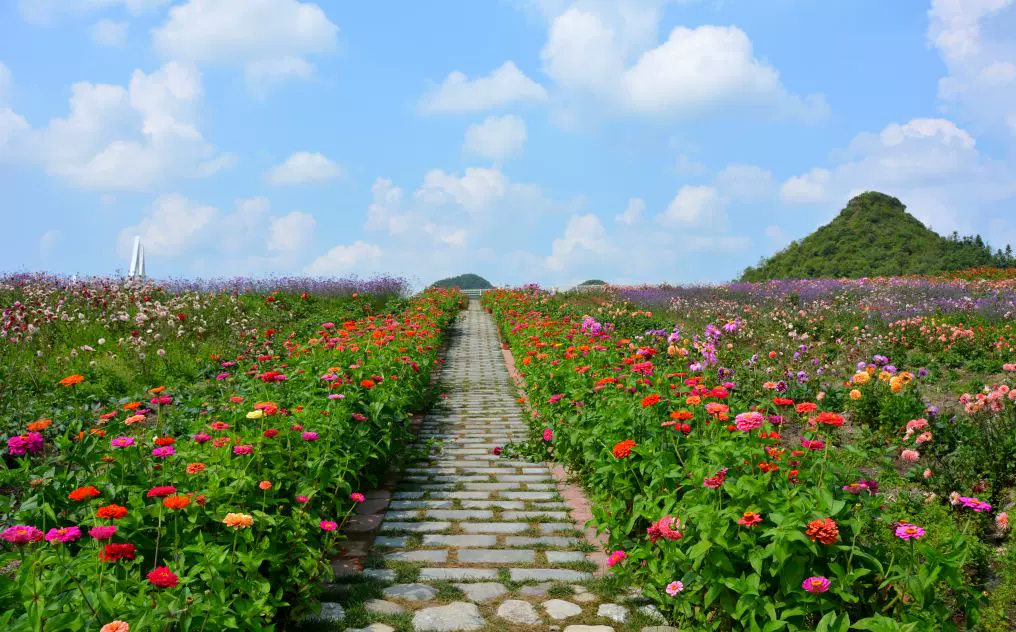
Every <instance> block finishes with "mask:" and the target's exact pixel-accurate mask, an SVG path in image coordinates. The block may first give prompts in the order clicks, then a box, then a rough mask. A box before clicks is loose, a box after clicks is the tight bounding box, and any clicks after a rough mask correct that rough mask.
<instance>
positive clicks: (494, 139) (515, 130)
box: [462, 114, 526, 161]
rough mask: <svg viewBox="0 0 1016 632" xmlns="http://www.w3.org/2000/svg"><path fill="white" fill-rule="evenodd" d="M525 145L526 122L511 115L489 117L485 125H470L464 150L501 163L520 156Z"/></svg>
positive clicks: (484, 122) (485, 120)
mask: <svg viewBox="0 0 1016 632" xmlns="http://www.w3.org/2000/svg"><path fill="white" fill-rule="evenodd" d="M525 145H526V123H525V121H523V120H522V119H521V118H519V117H517V116H515V115H514V114H509V115H507V116H488V117H487V118H486V119H484V121H483V123H474V124H472V125H470V126H469V128H468V129H467V130H466V140H465V143H464V144H463V146H462V149H463V150H464V151H466V152H467V153H470V154H474V155H477V156H482V157H484V158H489V159H491V160H498V161H501V160H505V159H507V158H513V157H515V156H519V155H520V154H522V149H523V147H525Z"/></svg>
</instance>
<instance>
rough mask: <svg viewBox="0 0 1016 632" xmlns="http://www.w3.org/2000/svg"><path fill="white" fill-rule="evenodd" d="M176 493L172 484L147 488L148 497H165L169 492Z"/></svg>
mask: <svg viewBox="0 0 1016 632" xmlns="http://www.w3.org/2000/svg"><path fill="white" fill-rule="evenodd" d="M175 493H176V488H175V487H173V486H172V485H163V486H162V487H153V488H151V489H150V490H148V497H149V498H165V497H166V496H169V495H171V494H175Z"/></svg>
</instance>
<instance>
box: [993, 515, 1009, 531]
mask: <svg viewBox="0 0 1016 632" xmlns="http://www.w3.org/2000/svg"><path fill="white" fill-rule="evenodd" d="M995 524H996V525H998V530H999V531H1008V529H1009V514H1007V513H1006V512H1004V511H1003V512H1002V513H1000V514H998V515H997V516H995Z"/></svg>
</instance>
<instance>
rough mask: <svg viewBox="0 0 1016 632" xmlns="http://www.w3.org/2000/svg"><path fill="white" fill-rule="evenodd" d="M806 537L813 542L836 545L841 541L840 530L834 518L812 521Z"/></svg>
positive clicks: (806, 531) (805, 533)
mask: <svg viewBox="0 0 1016 632" xmlns="http://www.w3.org/2000/svg"><path fill="white" fill-rule="evenodd" d="M804 535H806V536H808V539H810V540H811V541H812V542H821V543H822V544H835V543H836V541H837V540H839V539H840V528H839V527H838V526H837V525H836V521H835V520H833V519H832V518H825V519H823V520H812V521H811V522H809V523H808V528H807V529H806V530H805V532H804Z"/></svg>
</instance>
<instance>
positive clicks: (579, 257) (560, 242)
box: [547, 215, 614, 270]
mask: <svg viewBox="0 0 1016 632" xmlns="http://www.w3.org/2000/svg"><path fill="white" fill-rule="evenodd" d="M613 254H614V246H613V245H612V244H611V243H610V241H609V240H608V239H607V231H605V230H604V229H603V224H601V223H600V219H599V218H598V217H596V216H595V215H576V216H573V217H571V218H569V220H568V226H567V227H566V228H565V231H564V236H562V237H559V238H558V239H555V240H554V243H553V244H552V245H551V249H550V256H548V257H547V267H548V268H550V269H551V270H564V269H568V268H571V267H573V266H576V265H577V264H579V263H581V262H583V261H588V259H589V258H590V256H596V257H604V256H612V255H613Z"/></svg>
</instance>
